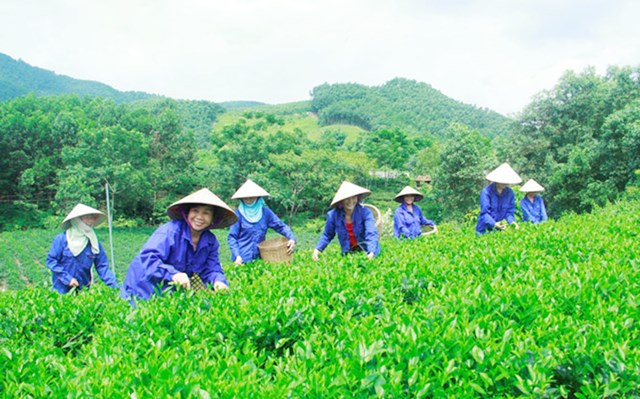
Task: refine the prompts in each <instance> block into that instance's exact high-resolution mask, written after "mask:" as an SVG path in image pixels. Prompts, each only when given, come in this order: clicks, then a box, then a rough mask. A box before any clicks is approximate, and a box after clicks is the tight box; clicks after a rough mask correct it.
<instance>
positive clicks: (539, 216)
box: [520, 179, 547, 223]
mask: <svg viewBox="0 0 640 399" xmlns="http://www.w3.org/2000/svg"><path fill="white" fill-rule="evenodd" d="M520 191H521V192H523V193H527V194H526V195H525V196H524V198H523V199H522V200H520V208H521V209H522V221H523V222H531V223H541V222H544V221H545V220H547V209H546V208H545V206H544V200H543V199H542V197H541V196H539V195H538V193H541V192H542V191H544V187H542V186H541V185H540V184H538V182H537V181H535V180H533V179H529V181H527V182H526V183H525V184H524V186H522V187H521V188H520Z"/></svg>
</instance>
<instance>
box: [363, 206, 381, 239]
mask: <svg viewBox="0 0 640 399" xmlns="http://www.w3.org/2000/svg"><path fill="white" fill-rule="evenodd" d="M364 206H366V207H367V208H369V210H371V213H373V218H374V219H375V221H376V229H377V230H378V237H382V213H380V209H378V208H376V207H375V206H373V205H371V204H364Z"/></svg>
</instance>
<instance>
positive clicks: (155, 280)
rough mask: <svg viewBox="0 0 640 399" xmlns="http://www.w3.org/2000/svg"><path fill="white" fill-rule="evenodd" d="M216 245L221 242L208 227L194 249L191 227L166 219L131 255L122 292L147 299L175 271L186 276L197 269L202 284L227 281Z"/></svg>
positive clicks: (165, 284) (166, 284) (123, 294)
mask: <svg viewBox="0 0 640 399" xmlns="http://www.w3.org/2000/svg"><path fill="white" fill-rule="evenodd" d="M219 248H220V243H218V239H217V238H216V236H215V235H214V234H213V233H212V232H211V230H205V231H203V232H202V233H201V235H200V240H199V241H198V246H197V248H196V249H195V250H194V249H193V241H192V240H191V228H190V227H189V225H188V224H187V222H186V221H185V220H172V221H171V222H168V223H165V224H163V225H162V226H160V227H158V229H157V230H156V231H155V232H154V233H153V234H152V235H151V237H149V240H148V241H147V242H146V243H145V244H144V246H143V247H142V250H141V251H140V253H139V254H138V255H136V257H135V258H133V261H132V262H131V265H129V270H128V271H127V277H126V278H125V280H124V283H123V284H122V289H121V296H122V297H123V298H125V299H131V297H132V296H133V297H135V298H138V299H145V300H146V299H149V298H150V297H151V295H153V294H154V293H161V292H162V291H164V290H165V289H166V288H167V287H168V286H169V283H170V282H171V281H172V279H173V276H174V275H176V274H177V273H186V274H187V276H189V277H192V276H193V274H194V273H198V274H199V275H200V278H201V279H202V282H203V283H205V284H211V285H213V284H214V283H215V282H222V283H224V284H226V285H229V283H228V282H227V278H226V277H225V275H224V272H223V271H222V265H221V264H220V258H219V256H218V249H219Z"/></svg>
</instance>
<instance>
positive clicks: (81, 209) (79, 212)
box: [62, 204, 107, 230]
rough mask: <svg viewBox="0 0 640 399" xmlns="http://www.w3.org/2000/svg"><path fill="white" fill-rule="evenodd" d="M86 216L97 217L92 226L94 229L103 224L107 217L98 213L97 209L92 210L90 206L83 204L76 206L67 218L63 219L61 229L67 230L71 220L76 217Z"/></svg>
mask: <svg viewBox="0 0 640 399" xmlns="http://www.w3.org/2000/svg"><path fill="white" fill-rule="evenodd" d="M87 215H98V219H97V220H96V222H95V224H94V225H93V226H94V227H95V226H97V225H99V224H100V223H102V222H104V220H105V219H106V218H107V216H106V215H105V214H104V213H102V212H100V211H99V210H97V209H94V208H92V207H90V206H86V205H84V204H78V205H76V206H74V207H73V209H72V210H71V212H69V214H68V215H67V217H66V218H64V220H63V221H62V228H63V229H64V230H66V229H68V228H69V226H71V219H75V218H77V217H80V216H87Z"/></svg>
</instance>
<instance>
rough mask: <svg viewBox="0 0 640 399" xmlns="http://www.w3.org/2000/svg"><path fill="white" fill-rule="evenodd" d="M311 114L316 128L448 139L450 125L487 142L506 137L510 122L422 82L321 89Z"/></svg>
mask: <svg viewBox="0 0 640 399" xmlns="http://www.w3.org/2000/svg"><path fill="white" fill-rule="evenodd" d="M311 94H312V96H313V101H312V110H313V111H314V112H315V113H317V114H318V117H319V119H320V124H322V125H329V124H334V123H348V124H352V125H356V126H360V127H362V128H363V129H365V130H381V129H400V130H402V131H405V132H407V133H429V134H432V135H434V136H436V137H438V138H445V137H448V136H449V132H448V128H449V125H451V124H455V123H463V124H465V125H467V126H468V127H470V128H472V129H476V130H478V131H480V132H481V133H482V134H483V135H485V136H487V137H495V136H499V135H501V134H504V133H506V132H507V130H508V129H509V126H510V124H511V123H512V120H511V119H509V118H507V117H505V116H503V115H500V114H498V113H497V112H494V111H491V110H488V109H481V108H478V107H475V106H472V105H468V104H463V103H461V102H459V101H456V100H454V99H452V98H449V97H447V96H445V95H444V94H442V93H441V92H439V91H438V90H436V89H434V88H433V87H431V86H430V85H428V84H426V83H420V82H416V81H414V80H408V79H402V78H396V79H393V80H390V81H388V82H387V83H385V84H384V85H382V86H378V87H368V86H364V85H361V84H356V83H338V84H332V85H329V84H326V83H325V84H323V85H320V86H317V87H315V88H314V89H313V91H312V93H311Z"/></svg>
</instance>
